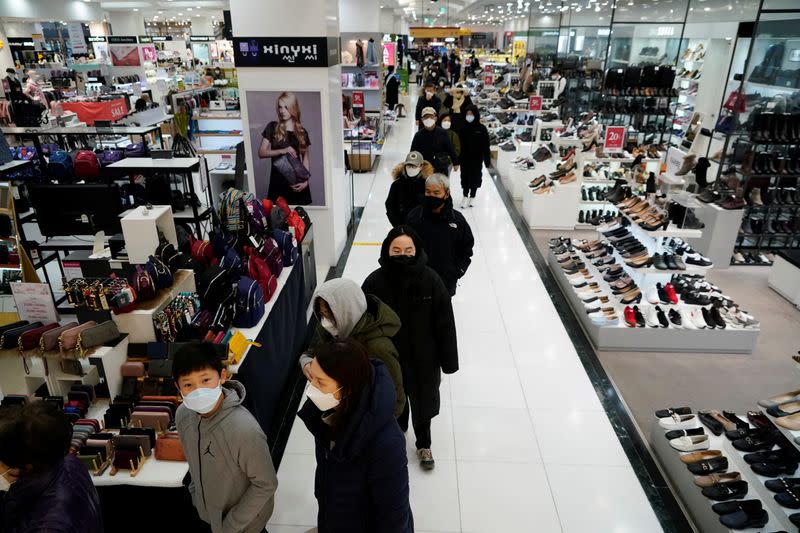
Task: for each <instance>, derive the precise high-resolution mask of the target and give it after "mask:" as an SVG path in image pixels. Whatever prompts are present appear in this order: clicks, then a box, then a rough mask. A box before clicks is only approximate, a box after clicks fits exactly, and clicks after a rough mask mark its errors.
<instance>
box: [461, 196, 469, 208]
mask: <svg viewBox="0 0 800 533" xmlns="http://www.w3.org/2000/svg"><path fill="white" fill-rule="evenodd" d="M467 202H469V198H467V197H466V196H465V197H464V199H463V200H461V209H466V208H467Z"/></svg>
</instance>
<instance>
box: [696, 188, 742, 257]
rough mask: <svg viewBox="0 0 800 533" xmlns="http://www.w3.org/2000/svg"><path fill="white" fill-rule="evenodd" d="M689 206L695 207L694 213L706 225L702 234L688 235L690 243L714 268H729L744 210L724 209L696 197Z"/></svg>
mask: <svg viewBox="0 0 800 533" xmlns="http://www.w3.org/2000/svg"><path fill="white" fill-rule="evenodd" d="M687 207H691V208H692V209H693V211H694V215H695V216H696V217H697V219H698V220H699V221H700V222H702V223H703V226H704V227H703V229H702V235H701V236H699V237H687V240H688V242H689V244H690V245H691V246H692V248H694V249H695V250H697V251H698V252H700V253H701V254H703V255H704V256H705V257H707V258H709V259H710V260H711V261H712V262H713V263H714V268H723V269H724V268H728V265H729V263H730V258H731V254H733V250H734V243H735V242H736V237H737V232H738V231H739V227H740V226H741V224H742V215H743V211H742V210H741V209H723V208H722V207H720V206H718V205H717V204H713V203H709V204H706V203H703V202H699V201H697V200H696V199H694V201H692V202H691V204H690V205H688V206H687Z"/></svg>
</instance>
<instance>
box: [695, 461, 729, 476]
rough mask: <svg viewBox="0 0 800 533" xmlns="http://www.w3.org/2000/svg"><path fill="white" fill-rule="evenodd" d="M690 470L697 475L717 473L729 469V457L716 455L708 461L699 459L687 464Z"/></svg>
mask: <svg viewBox="0 0 800 533" xmlns="http://www.w3.org/2000/svg"><path fill="white" fill-rule="evenodd" d="M686 468H688V469H689V472H691V473H692V474H694V475H696V476H705V475H706V474H716V473H717V472H724V471H726V470H727V469H728V458H727V457H715V458H714V459H708V460H707V461H699V462H697V463H691V464H689V465H686Z"/></svg>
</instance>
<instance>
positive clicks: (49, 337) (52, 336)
mask: <svg viewBox="0 0 800 533" xmlns="http://www.w3.org/2000/svg"><path fill="white" fill-rule="evenodd" d="M77 325H78V323H77V322H70V323H69V324H65V325H63V326H60V327H57V328H53V329H51V330H49V331H46V332H44V333H43V334H42V336H41V337H40V338H39V352H41V353H44V352H47V351H50V350H55V349H56V348H57V347H58V338H59V337H60V336H61V334H62V333H64V332H65V331H67V330H69V329H72V328H74V327H75V326H77Z"/></svg>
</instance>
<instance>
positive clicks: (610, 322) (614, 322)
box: [590, 313, 619, 327]
mask: <svg viewBox="0 0 800 533" xmlns="http://www.w3.org/2000/svg"><path fill="white" fill-rule="evenodd" d="M592 314H594V313H592ZM590 316H591V315H590ZM591 319H592V324H594V325H595V326H599V327H607V326H618V325H619V317H617V316H616V315H615V316H614V317H613V318H610V317H608V316H606V315H603V316H592V317H591Z"/></svg>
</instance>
